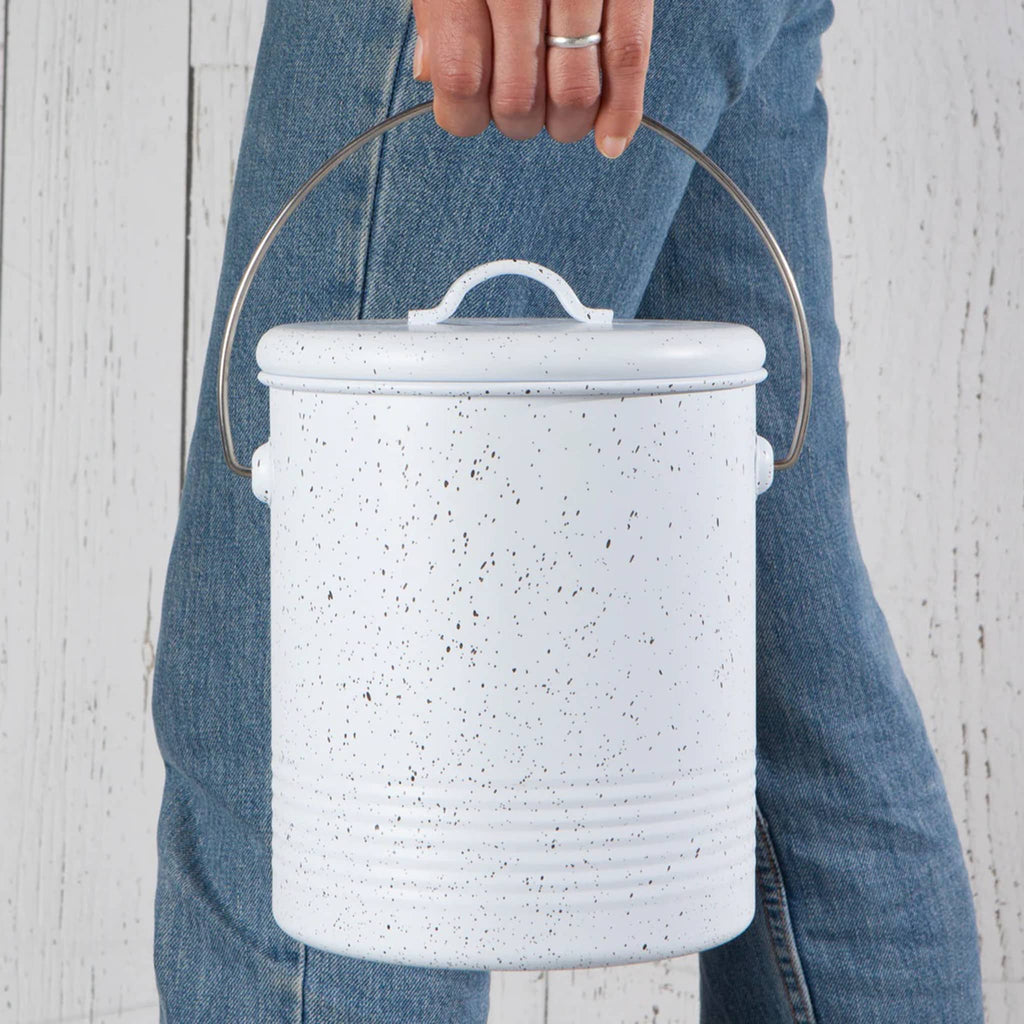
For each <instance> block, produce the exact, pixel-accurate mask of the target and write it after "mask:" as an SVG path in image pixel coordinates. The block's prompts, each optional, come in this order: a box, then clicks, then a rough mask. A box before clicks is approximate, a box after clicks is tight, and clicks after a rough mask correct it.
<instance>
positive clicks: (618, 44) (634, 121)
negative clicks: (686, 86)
mask: <svg viewBox="0 0 1024 1024" xmlns="http://www.w3.org/2000/svg"><path fill="white" fill-rule="evenodd" d="M653 15H654V5H653V3H649V2H646V0H645V2H641V3H637V0H605V4H604V23H603V25H602V26H601V70H602V73H603V79H602V84H601V106H600V109H599V110H598V114H597V120H596V122H595V124H594V141H595V143H596V144H597V148H598V149H599V150H600V151H601V152H602V153H603V154H604V155H605V156H607V157H612V158H614V157H617V156H619V155H620V154H621V153H622V151H623V150H624V149H625V148H626V146H628V145H629V142H630V140H631V139H632V138H633V134H634V133H635V132H636V130H637V128H639V127H640V118H641V117H642V116H643V111H644V82H645V80H646V78H647V65H648V62H649V60H650V56H651V29H652V23H653V20H654V19H653Z"/></svg>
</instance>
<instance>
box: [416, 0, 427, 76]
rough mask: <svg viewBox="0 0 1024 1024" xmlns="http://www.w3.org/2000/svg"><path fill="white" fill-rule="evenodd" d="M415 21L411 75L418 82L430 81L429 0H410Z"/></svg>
mask: <svg viewBox="0 0 1024 1024" xmlns="http://www.w3.org/2000/svg"><path fill="white" fill-rule="evenodd" d="M412 14H413V18H414V19H415V21H416V46H415V48H414V49H413V52H412V77H413V78H415V79H416V80H417V81H418V82H429V81H430V54H429V52H428V49H429V48H428V46H427V37H428V34H429V33H428V28H429V25H430V0H412Z"/></svg>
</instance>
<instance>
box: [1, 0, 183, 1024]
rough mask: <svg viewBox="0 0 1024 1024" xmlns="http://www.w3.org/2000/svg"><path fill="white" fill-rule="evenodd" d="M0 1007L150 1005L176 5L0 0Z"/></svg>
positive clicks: (49, 1011)
mask: <svg viewBox="0 0 1024 1024" xmlns="http://www.w3.org/2000/svg"><path fill="white" fill-rule="evenodd" d="M7 11H8V18H9V23H8V36H9V40H10V44H11V45H10V46H9V48H8V53H7V61H8V64H7V95H6V97H5V105H6V129H7V132H6V136H7V146H6V150H5V153H4V210H3V257H4V262H3V268H2V270H3V274H2V282H0V287H2V306H0V310H2V319H0V423H2V429H0V465H2V472H3V486H2V488H0V521H2V523H3V527H2V533H0V544H2V554H0V562H2V564H3V573H2V574H0V763H3V765H4V771H3V772H2V773H0V807H2V808H3V810H2V818H3V821H4V822H5V827H6V828H7V829H8V830H9V834H8V836H7V837H6V839H5V841H4V842H3V843H0V878H2V879H3V902H4V908H5V912H6V914H7V915H8V916H6V917H5V927H4V928H3V929H0V1017H2V1018H3V1019H5V1020H12V1021H13V1020H16V1021H19V1022H24V1024H30V1022H34V1021H42V1020H47V1021H54V1020H62V1019H65V1018H68V1017H74V1016H80V1015H84V1014H88V1015H90V1016H92V1017H101V1016H104V1015H106V1016H108V1017H110V1016H116V1015H117V1014H118V1013H120V1012H121V1011H122V1010H124V1009H128V1008H132V1007H138V1006H144V1005H147V1004H148V1005H151V1004H152V1002H153V998H154V994H153V977H152V966H151V963H152V953H151V933H152V910H151V907H152V902H153V888H154V878H155V856H154V852H155V850H154V847H155V841H154V829H155V821H156V815H157V810H158V805H159V795H160V783H161V780H162V773H161V771H160V762H159V758H158V756H157V754H156V750H155V743H154V740H153V735H152V726H151V724H150V717H149V707H148V704H149V692H150V679H151V670H152V664H153V648H154V644H155V640H156V628H157V615H158V611H159V603H160V593H161V587H162V581H163V573H164V564H165V561H166V558H167V552H168V548H169V544H170V538H171V535H172V532H173V527H174V518H175V511H176V505H177V484H178V473H177V460H178V439H177V438H178V434H179V432H180V423H179V414H180V405H181V391H180V385H181V349H182V334H183V326H182V293H183V287H184V281H183V265H184V168H185V152H186V150H185V130H186V129H185V120H186V119H185V113H186V103H185V96H186V89H187V79H186V53H187V25H188V11H187V6H186V5H182V4H158V5H152V4H128V3H124V2H115V0H94V2H88V3H83V2H80V0H53V2H49V3H45V4H40V3H37V2H36V0H10V2H9V4H8V5H7Z"/></svg>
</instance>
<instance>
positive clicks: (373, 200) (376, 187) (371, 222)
mask: <svg viewBox="0 0 1024 1024" xmlns="http://www.w3.org/2000/svg"><path fill="white" fill-rule="evenodd" d="M412 23H413V16H412V4H411V3H410V4H409V6H408V10H407V12H406V16H405V27H404V28H403V30H402V34H401V38H400V41H399V44H398V46H397V47H396V49H395V51H394V62H393V63H392V66H391V82H390V86H389V88H388V94H387V99H386V101H385V105H384V116H385V117H390V116H391V115H392V114H393V113H395V111H394V109H393V108H394V103H395V96H396V94H397V92H398V72H399V69H400V68H401V66H402V54H403V53H404V52H405V49H406V47H407V46H408V44H409V29H410V27H411V26H412ZM386 144H387V135H386V133H385V135H382V136H381V137H380V139H379V140H378V142H377V145H376V147H375V155H374V158H373V159H374V161H375V162H374V167H373V192H372V194H371V197H370V212H369V216H368V218H367V227H366V241H365V243H364V245H363V266H362V275H361V276H362V280H361V281H360V284H359V306H358V308H357V310H356V319H357V320H362V319H363V311H364V310H365V308H366V289H367V281H368V280H369V274H368V273H367V271H368V269H369V263H370V248H371V246H372V244H373V231H374V226H375V225H376V222H377V211H378V199H379V196H380V176H381V169H382V167H383V164H384V146H385V145H386Z"/></svg>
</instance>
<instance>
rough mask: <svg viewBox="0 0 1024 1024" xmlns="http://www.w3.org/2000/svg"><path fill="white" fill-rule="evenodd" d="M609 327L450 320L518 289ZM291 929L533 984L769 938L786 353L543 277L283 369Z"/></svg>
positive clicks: (278, 536) (279, 847) (276, 338)
mask: <svg viewBox="0 0 1024 1024" xmlns="http://www.w3.org/2000/svg"><path fill="white" fill-rule="evenodd" d="M508 272H516V273H527V274H529V275H530V276H533V277H536V278H537V279H538V280H542V281H544V282H545V283H547V284H549V285H550V286H551V287H552V288H553V289H554V290H555V291H556V292H557V293H558V294H559V296H560V297H561V298H562V301H563V304H564V305H565V306H566V309H567V311H569V312H570V313H571V314H572V315H573V316H574V317H575V319H560V320H515V321H513V320H501V319H477V320H465V319H462V320H451V319H448V320H445V317H447V316H449V315H450V314H451V313H452V312H453V311H454V309H455V308H456V307H457V305H458V301H459V299H460V298H461V295H462V294H464V293H465V291H466V290H468V288H469V287H472V285H473V284H474V283H476V282H477V281H479V280H482V279H484V278H486V277H489V276H493V275H494V274H495V273H508ZM257 355H258V361H259V365H260V367H261V371H262V372H261V373H260V380H262V381H263V383H264V384H266V385H267V386H268V387H269V391H270V434H271V439H270V441H269V442H268V444H267V445H264V446H263V447H262V448H260V449H259V450H258V451H257V453H256V455H255V456H254V459H253V480H252V482H253V489H254V491H255V493H256V494H257V495H258V496H259V497H261V498H262V499H263V500H267V501H269V502H271V504H272V512H271V636H272V664H271V673H272V733H273V909H274V916H275V917H276V918H277V920H278V922H279V923H280V925H281V927H282V928H283V929H284V930H285V931H286V932H287V933H289V934H290V935H292V936H294V937H296V938H298V939H301V940H302V941H305V942H307V943H309V944H311V945H313V946H316V947H319V948H322V949H326V950H330V951H333V952H338V953H344V954H348V955H350V956H358V957H365V958H369V959H373V960H382V961H390V962H397V963H403V964H412V965H423V966H434V967H460V968H487V969H497V970H508V969H526V968H529V969H542V968H556V967H582V966H597V965H607V964H615V963H628V962H633V961H642V960H654V959H659V958H661V957H668V956H676V955H680V954H683V953H688V952H692V951H694V950H698V949H705V948H708V947H710V946H714V945H717V944H718V943H720V942H724V941H726V940H727V939H730V938H732V937H733V936H735V935H737V934H739V933H740V932H741V931H742V930H743V929H744V928H745V927H746V926H747V924H748V923H749V922H750V920H751V918H752V915H753V910H754V511H755V498H756V495H757V494H758V493H759V492H760V491H761V490H763V489H764V488H765V487H767V486H768V484H769V483H770V482H771V475H772V454H771V449H770V447H769V446H768V444H767V442H766V441H764V440H763V439H762V438H759V437H758V436H757V433H756V429H755V416H754V404H755V401H754V399H755V385H756V384H757V382H759V381H760V380H762V379H763V378H764V375H765V374H764V370H763V368H762V364H763V361H764V346H763V345H762V343H761V340H760V339H759V338H758V337H757V335H756V334H755V333H754V332H753V331H751V330H750V329H749V328H746V327H740V326H737V325H731V324H709V323H688V322H680V321H666V320H661V321H653V320H620V321H615V322H611V314H610V311H606V310H592V309H587V308H586V307H584V306H582V305H581V304H580V303H579V300H578V299H576V297H575V295H573V294H572V292H571V290H570V289H569V288H568V286H567V285H566V284H565V282H564V281H562V280H561V278H558V277H557V275H554V274H553V273H552V272H551V271H549V270H547V269H546V268H541V267H537V266H536V265H535V264H528V263H526V262H525V261H519V260H515V261H497V262H496V263H493V264H485V265H484V266H483V267H478V268H475V269H474V270H473V271H471V272H470V273H469V274H467V275H464V276H463V277H462V278H460V279H459V281H458V282H456V284H455V285H453V288H452V291H451V292H450V293H449V295H448V296H447V297H446V300H445V302H444V303H442V304H441V306H439V307H437V309H435V310H429V311H415V312H414V313H413V314H410V320H409V321H408V322H407V321H405V320H390V321H381V320H363V321H355V322H339V323H327V324H299V325H291V326H282V327H275V328H274V329H272V330H271V331H269V332H268V333H267V334H266V335H265V336H264V338H263V339H262V340H261V342H260V344H259V348H258V353H257Z"/></svg>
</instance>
